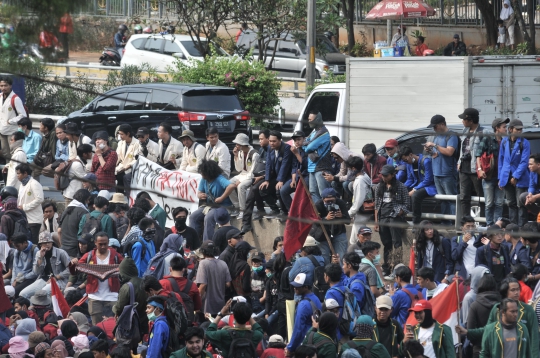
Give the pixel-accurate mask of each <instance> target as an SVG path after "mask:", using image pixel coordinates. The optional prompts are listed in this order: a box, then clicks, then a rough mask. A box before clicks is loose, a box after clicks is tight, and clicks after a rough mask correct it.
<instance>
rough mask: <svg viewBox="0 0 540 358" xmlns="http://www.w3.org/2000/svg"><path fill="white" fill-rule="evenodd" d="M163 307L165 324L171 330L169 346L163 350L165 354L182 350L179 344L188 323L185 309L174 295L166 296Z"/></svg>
mask: <svg viewBox="0 0 540 358" xmlns="http://www.w3.org/2000/svg"><path fill="white" fill-rule="evenodd" d="M165 307H166V308H165V317H166V318H167V323H168V324H169V328H170V329H171V332H170V334H169V337H170V338H169V346H168V347H165V348H166V349H167V351H166V353H172V352H175V351H177V350H179V349H181V348H182V347H181V344H180V342H181V341H182V337H183V335H184V332H185V331H186V329H187V328H188V325H189V323H188V319H187V314H186V309H185V307H184V305H183V304H182V303H181V302H180V301H178V298H176V295H175V294H174V293H172V292H170V293H169V295H168V296H167V300H166V301H165ZM169 350H170V351H169Z"/></svg>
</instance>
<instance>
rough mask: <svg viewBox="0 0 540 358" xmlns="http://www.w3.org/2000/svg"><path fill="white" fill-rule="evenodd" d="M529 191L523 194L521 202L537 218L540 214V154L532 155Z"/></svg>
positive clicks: (530, 158)
mask: <svg viewBox="0 0 540 358" xmlns="http://www.w3.org/2000/svg"><path fill="white" fill-rule="evenodd" d="M529 172H530V173H529V190H528V192H526V193H521V195H520V196H519V201H520V203H521V206H523V207H525V208H526V209H527V210H528V211H530V212H531V213H532V214H533V215H534V216H535V217H537V216H538V213H540V207H539V206H538V204H540V180H539V176H540V153H536V154H532V155H531V156H530V157H529Z"/></svg>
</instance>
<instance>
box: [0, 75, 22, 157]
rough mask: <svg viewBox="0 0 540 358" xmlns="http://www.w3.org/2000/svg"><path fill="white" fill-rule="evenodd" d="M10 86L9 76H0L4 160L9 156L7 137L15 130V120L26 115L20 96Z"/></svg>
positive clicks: (0, 123)
mask: <svg viewBox="0 0 540 358" xmlns="http://www.w3.org/2000/svg"><path fill="white" fill-rule="evenodd" d="M12 86H13V80H12V79H11V77H9V76H0V91H2V108H1V110H0V146H1V148H0V149H1V151H2V156H3V157H4V159H5V160H6V162H7V161H8V160H9V159H10V158H11V154H10V152H9V137H10V136H11V135H12V134H13V133H15V132H17V122H18V121H19V120H20V119H22V118H24V117H28V114H27V113H26V109H25V108H24V104H23V102H22V100H21V98H20V97H19V96H17V95H16V94H15V92H13V91H12ZM13 97H15V98H13Z"/></svg>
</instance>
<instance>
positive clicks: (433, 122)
mask: <svg viewBox="0 0 540 358" xmlns="http://www.w3.org/2000/svg"><path fill="white" fill-rule="evenodd" d="M441 123H446V118H444V117H443V116H441V115H440V114H436V115H434V116H433V117H431V121H430V122H429V126H427V127H428V128H433V127H435V126H436V125H437V124H441Z"/></svg>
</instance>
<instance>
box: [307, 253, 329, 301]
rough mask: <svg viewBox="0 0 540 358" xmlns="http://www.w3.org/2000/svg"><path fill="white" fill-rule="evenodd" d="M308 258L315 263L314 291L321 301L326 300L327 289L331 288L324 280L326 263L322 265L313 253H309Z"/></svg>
mask: <svg viewBox="0 0 540 358" xmlns="http://www.w3.org/2000/svg"><path fill="white" fill-rule="evenodd" d="M308 258H309V259H310V260H311V262H312V263H313V266H315V270H314V272H313V293H314V294H315V296H317V297H318V298H319V300H320V301H321V302H324V296H326V291H328V289H330V285H329V284H327V283H326V281H325V280H324V265H321V264H320V263H319V261H317V259H316V258H315V257H313V255H308Z"/></svg>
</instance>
